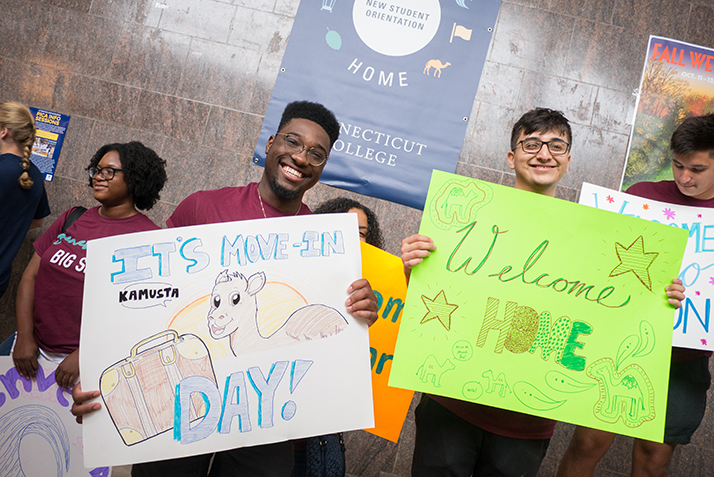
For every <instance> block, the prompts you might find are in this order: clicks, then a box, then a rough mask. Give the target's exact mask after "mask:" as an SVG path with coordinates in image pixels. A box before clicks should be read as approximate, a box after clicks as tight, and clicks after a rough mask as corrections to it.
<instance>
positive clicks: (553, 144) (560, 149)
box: [513, 139, 570, 156]
mask: <svg viewBox="0 0 714 477" xmlns="http://www.w3.org/2000/svg"><path fill="white" fill-rule="evenodd" d="M518 144H520V145H521V149H523V152H526V153H528V154H538V153H539V152H540V150H541V149H542V148H543V144H545V145H547V146H548V151H550V153H551V154H552V155H554V156H561V155H563V154H565V153H566V152H568V149H570V143H568V142H565V141H563V140H561V139H553V140H550V141H541V140H539V139H524V140H522V141H520V142H519V143H518ZM518 144H516V147H514V148H513V150H514V151H515V150H516V148H517V147H518Z"/></svg>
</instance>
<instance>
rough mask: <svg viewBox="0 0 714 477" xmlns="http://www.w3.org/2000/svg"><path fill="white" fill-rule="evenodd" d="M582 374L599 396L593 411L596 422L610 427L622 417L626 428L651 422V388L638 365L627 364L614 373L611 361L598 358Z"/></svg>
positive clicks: (652, 415)
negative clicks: (588, 378) (596, 389)
mask: <svg viewBox="0 0 714 477" xmlns="http://www.w3.org/2000/svg"><path fill="white" fill-rule="evenodd" d="M586 374H587V375H588V376H590V377H591V378H593V379H595V380H596V381H597V383H598V390H599V392H600V397H599V399H598V400H597V402H596V403H595V406H594V408H593V411H594V413H595V417H597V418H598V419H600V420H602V421H605V422H609V423H613V424H614V423H615V422H617V420H618V419H619V418H620V417H622V420H623V422H624V423H625V425H626V426H628V427H637V426H639V425H640V424H642V423H643V422H645V421H650V420H652V419H654V417H655V410H654V389H653V388H652V383H651V382H650V380H649V378H648V377H647V375H646V374H645V372H644V370H643V369H642V368H641V367H640V366H638V365H636V364H631V365H629V366H628V367H626V368H625V369H623V370H622V372H620V373H618V372H617V371H616V370H615V362H614V361H613V360H612V359H610V358H602V359H599V360H597V361H595V362H594V363H593V364H591V365H590V366H589V367H588V369H587V370H586Z"/></svg>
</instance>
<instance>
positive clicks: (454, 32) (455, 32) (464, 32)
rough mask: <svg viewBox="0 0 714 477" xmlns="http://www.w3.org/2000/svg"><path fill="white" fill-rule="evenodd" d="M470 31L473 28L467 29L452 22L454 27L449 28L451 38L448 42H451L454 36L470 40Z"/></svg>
mask: <svg viewBox="0 0 714 477" xmlns="http://www.w3.org/2000/svg"><path fill="white" fill-rule="evenodd" d="M472 31H473V30H469V29H468V28H466V27H463V26H461V25H457V24H456V23H454V27H453V28H452V29H451V39H450V40H449V43H452V42H453V41H454V37H455V36H458V37H459V38H461V39H463V40H466V41H470V40H471V32H472Z"/></svg>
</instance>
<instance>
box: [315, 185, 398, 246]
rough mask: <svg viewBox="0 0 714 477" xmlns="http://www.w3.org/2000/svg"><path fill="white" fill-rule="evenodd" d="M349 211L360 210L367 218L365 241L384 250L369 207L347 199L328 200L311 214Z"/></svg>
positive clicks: (375, 220)
mask: <svg viewBox="0 0 714 477" xmlns="http://www.w3.org/2000/svg"><path fill="white" fill-rule="evenodd" d="M350 209H360V210H361V211H362V212H364V215H366V216H367V236H366V237H365V241H366V242H367V243H368V244H370V245H374V246H375V247H377V248H384V243H383V241H382V231H381V230H380V228H379V221H378V220H377V216H376V215H375V213H374V212H372V210H371V209H370V208H369V207H366V206H364V205H362V204H360V203H359V202H357V201H356V200H352V199H348V198H347V197H338V198H336V199H330V200H327V201H325V202H323V203H322V204H320V205H318V206H317V208H316V209H315V210H314V211H313V212H315V213H316V214H339V213H342V212H348V211H349V210H350Z"/></svg>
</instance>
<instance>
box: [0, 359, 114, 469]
mask: <svg viewBox="0 0 714 477" xmlns="http://www.w3.org/2000/svg"><path fill="white" fill-rule="evenodd" d="M37 364H38V368H37V375H36V376H35V379H33V380H32V381H30V380H29V379H25V378H24V377H22V376H21V375H20V373H19V372H18V371H17V369H16V368H15V365H14V364H13V361H12V358H11V357H9V356H0V469H2V475H7V476H18V477H19V476H39V475H57V476H65V477H109V474H110V469H109V467H95V468H89V469H85V468H84V463H83V462H82V448H83V446H82V426H81V425H80V424H77V421H75V418H74V416H73V415H72V413H71V412H70V407H71V405H72V395H71V393H70V391H69V390H67V389H62V388H60V387H59V386H57V383H56V382H55V369H56V368H57V365H56V364H53V363H50V362H49V361H44V360H42V359H40V360H38V361H37Z"/></svg>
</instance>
